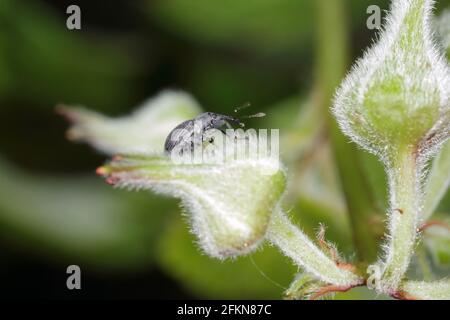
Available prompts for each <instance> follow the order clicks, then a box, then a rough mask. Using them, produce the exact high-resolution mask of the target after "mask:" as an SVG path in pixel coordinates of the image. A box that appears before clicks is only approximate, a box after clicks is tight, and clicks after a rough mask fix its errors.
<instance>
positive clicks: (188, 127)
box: [164, 112, 243, 153]
mask: <svg viewBox="0 0 450 320" xmlns="http://www.w3.org/2000/svg"><path fill="white" fill-rule="evenodd" d="M231 124H237V125H240V126H243V124H242V122H241V121H239V119H236V118H233V117H230V116H226V115H222V114H218V113H214V112H205V113H202V114H200V115H198V116H197V117H196V118H194V119H191V120H187V121H184V122H182V123H181V124H179V125H178V126H176V127H175V128H174V129H173V130H172V131H171V132H170V133H169V135H168V136H167V138H166V142H165V144H164V150H165V152H166V153H170V152H171V151H172V150H173V149H174V148H175V147H177V146H181V147H188V146H190V147H191V148H193V147H194V143H195V141H194V137H195V136H197V137H203V134H204V133H205V132H206V131H208V130H211V129H222V128H224V127H228V128H232V125H231Z"/></svg>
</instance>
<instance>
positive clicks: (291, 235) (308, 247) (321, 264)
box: [267, 209, 363, 286]
mask: <svg viewBox="0 0 450 320" xmlns="http://www.w3.org/2000/svg"><path fill="white" fill-rule="evenodd" d="M267 236H268V239H269V240H270V241H271V242H272V243H273V244H274V245H276V246H278V247H279V248H280V250H281V251H282V252H283V253H284V254H285V255H286V256H288V257H290V258H291V259H292V260H293V261H294V262H295V263H296V264H297V265H299V266H300V267H302V268H303V269H304V270H305V271H307V272H309V273H310V274H312V275H314V276H315V277H317V278H318V279H320V280H322V281H324V282H326V283H329V284H333V285H338V286H354V285H357V284H360V283H362V282H363V279H362V278H360V277H359V276H357V275H356V274H354V273H353V272H351V271H349V270H348V269H346V268H340V267H339V265H338V264H337V263H336V261H333V260H332V259H331V258H330V257H328V256H327V255H326V254H325V253H324V252H323V251H321V250H320V249H319V248H318V247H317V246H316V245H315V244H314V243H313V242H312V241H311V240H310V239H309V238H308V237H307V236H306V235H305V234H304V233H303V232H302V231H301V230H300V229H299V228H297V227H296V226H295V225H293V224H292V222H291V221H290V220H289V219H288V217H287V216H286V215H285V214H284V213H283V212H282V211H281V209H278V210H277V212H276V213H275V214H274V216H273V217H272V220H271V223H270V225H269V230H268V233H267Z"/></svg>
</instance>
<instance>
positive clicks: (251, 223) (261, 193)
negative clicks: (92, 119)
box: [98, 155, 286, 259]
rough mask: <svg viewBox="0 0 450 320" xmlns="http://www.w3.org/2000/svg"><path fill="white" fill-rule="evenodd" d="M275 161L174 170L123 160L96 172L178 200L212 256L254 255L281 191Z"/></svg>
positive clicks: (161, 161) (154, 160) (166, 161)
mask: <svg viewBox="0 0 450 320" xmlns="http://www.w3.org/2000/svg"><path fill="white" fill-rule="evenodd" d="M279 166H280V164H279V162H278V159H275V158H263V159H240V160H234V159H232V158H227V157H226V158H225V159H224V161H223V163H218V164H214V163H212V164H211V163H208V164H175V163H174V162H173V161H172V160H171V159H170V158H169V157H166V156H148V155H146V156H137V157H136V156H123V157H116V158H115V159H114V160H113V161H112V162H110V163H109V164H107V165H106V166H104V167H101V168H99V169H98V173H99V174H101V175H103V176H105V177H106V178H107V182H109V183H111V184H113V185H116V186H119V187H127V188H133V189H134V188H136V189H150V190H152V191H155V192H157V193H162V194H166V195H169V196H173V197H177V198H180V199H181V200H182V206H183V207H184V208H185V209H186V211H187V213H188V217H189V220H190V223H191V225H192V231H193V233H194V234H195V235H196V236H197V238H198V242H199V244H200V246H201V247H202V249H203V250H204V251H205V252H206V253H207V254H208V255H210V256H212V257H215V258H219V259H225V258H228V257H234V256H238V255H243V254H247V253H249V252H251V251H252V250H254V249H255V248H256V247H257V246H258V245H259V244H260V243H261V241H262V240H263V239H264V237H265V234H266V231H267V228H268V225H269V222H270V219H271V216H272V213H273V212H274V211H275V208H276V207H277V206H278V204H279V202H280V199H281V196H282V194H283V192H284V189H285V183H286V179H285V173H284V171H283V170H282V169H280V167H279Z"/></svg>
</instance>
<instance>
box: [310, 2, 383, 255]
mask: <svg viewBox="0 0 450 320" xmlns="http://www.w3.org/2000/svg"><path fill="white" fill-rule="evenodd" d="M315 3H316V12H317V38H318V47H317V55H318V61H317V66H316V72H317V75H316V77H317V84H316V86H317V87H316V89H317V90H319V91H320V92H319V94H318V97H319V99H321V101H320V102H319V103H318V104H319V106H320V107H321V108H322V110H323V112H324V113H325V114H326V115H327V120H328V121H327V123H328V131H329V134H330V139H331V142H332V149H333V154H334V158H335V161H336V164H337V170H338V174H339V179H340V182H341V185H342V190H343V193H344V197H345V200H346V206H347V210H348V213H349V216H350V222H351V227H352V233H353V240H354V244H355V248H356V250H357V254H358V257H359V258H360V259H362V260H365V261H367V262H370V261H374V260H375V259H376V258H377V250H378V244H377V237H376V233H375V230H374V228H373V224H372V223H371V221H372V220H373V216H374V214H376V211H377V210H376V208H375V205H374V201H373V199H372V196H371V192H372V190H371V188H370V187H369V186H368V183H367V179H365V177H364V172H363V170H362V168H361V164H360V161H361V159H360V156H359V152H358V150H357V148H356V147H355V146H354V145H352V144H349V143H348V140H347V138H345V137H344V135H343V134H342V132H341V131H340V129H339V127H338V125H337V123H336V121H335V119H334V118H333V117H332V115H331V112H330V111H329V107H330V104H331V101H332V99H333V94H334V92H335V90H336V88H337V86H338V85H339V83H340V82H341V79H342V78H343V77H344V75H345V72H346V69H347V66H348V59H347V58H348V47H349V45H348V42H349V41H348V38H347V34H348V32H347V28H346V26H345V21H346V17H345V7H344V4H343V1H342V0H333V1H330V0H315ZM330 48H333V49H332V50H331V49H330Z"/></svg>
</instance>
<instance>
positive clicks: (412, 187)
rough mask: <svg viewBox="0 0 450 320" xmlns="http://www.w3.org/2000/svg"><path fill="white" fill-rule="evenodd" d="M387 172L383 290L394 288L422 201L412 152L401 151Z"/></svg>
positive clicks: (408, 251)
mask: <svg viewBox="0 0 450 320" xmlns="http://www.w3.org/2000/svg"><path fill="white" fill-rule="evenodd" d="M392 168H393V169H391V171H390V172H389V174H388V175H389V182H390V194H391V201H390V202H391V203H390V206H391V207H390V214H389V242H388V245H387V249H386V260H385V262H384V265H383V274H382V277H381V285H382V290H383V291H384V292H386V293H392V292H394V291H395V290H397V288H398V286H399V284H400V281H401V280H402V278H403V276H404V274H405V273H406V271H407V269H408V266H409V263H410V260H411V256H412V254H413V252H414V246H415V243H416V237H417V229H418V221H419V214H420V205H421V200H420V199H421V192H420V182H419V181H420V174H419V170H418V168H417V158H416V154H415V153H414V152H410V151H409V152H408V151H407V152H402V153H400V155H399V157H398V158H397V160H395V161H394V163H393V166H392Z"/></svg>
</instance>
